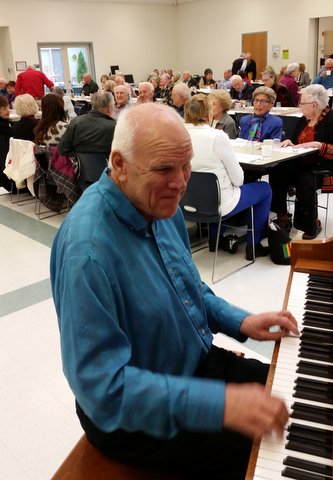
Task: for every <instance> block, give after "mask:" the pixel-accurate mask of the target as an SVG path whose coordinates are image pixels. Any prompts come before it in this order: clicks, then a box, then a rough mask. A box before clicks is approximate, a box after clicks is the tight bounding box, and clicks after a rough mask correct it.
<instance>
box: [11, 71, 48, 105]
mask: <svg viewBox="0 0 333 480" xmlns="http://www.w3.org/2000/svg"><path fill="white" fill-rule="evenodd" d="M44 85H46V86H47V87H48V88H52V87H53V86H54V83H53V82H52V81H51V80H50V79H48V78H47V76H46V75H45V73H43V72H40V71H39V70H36V69H35V68H34V67H32V66H31V65H28V68H27V69H26V71H25V72H22V73H20V74H19V75H18V76H17V79H16V85H15V93H16V95H22V93H30V95H32V96H33V97H34V98H35V99H36V100H40V99H41V98H43V97H44Z"/></svg>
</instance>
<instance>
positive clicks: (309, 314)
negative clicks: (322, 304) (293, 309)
mask: <svg viewBox="0 0 333 480" xmlns="http://www.w3.org/2000/svg"><path fill="white" fill-rule="evenodd" d="M303 318H304V319H306V318H309V319H311V318H318V319H319V318H320V319H321V320H333V315H332V314H330V313H322V312H307V311H306V312H304V315H303Z"/></svg>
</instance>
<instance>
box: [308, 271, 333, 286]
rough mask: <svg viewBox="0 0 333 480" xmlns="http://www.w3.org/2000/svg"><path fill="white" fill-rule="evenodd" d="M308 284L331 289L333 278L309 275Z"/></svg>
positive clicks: (330, 276)
mask: <svg viewBox="0 0 333 480" xmlns="http://www.w3.org/2000/svg"><path fill="white" fill-rule="evenodd" d="M309 283H314V284H316V285H328V286H331V287H332V288H333V276H332V275H315V274H312V273H310V275H309Z"/></svg>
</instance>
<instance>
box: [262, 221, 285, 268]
mask: <svg viewBox="0 0 333 480" xmlns="http://www.w3.org/2000/svg"><path fill="white" fill-rule="evenodd" d="M267 238H268V246H269V253H270V256H271V260H272V262H273V263H275V264H276V265H290V253H291V238H290V237H289V234H288V232H287V230H285V229H283V228H281V227H279V225H277V223H276V219H274V220H272V221H271V222H270V223H269V225H268V232H267Z"/></svg>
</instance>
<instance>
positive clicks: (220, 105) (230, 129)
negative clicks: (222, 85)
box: [208, 90, 238, 138]
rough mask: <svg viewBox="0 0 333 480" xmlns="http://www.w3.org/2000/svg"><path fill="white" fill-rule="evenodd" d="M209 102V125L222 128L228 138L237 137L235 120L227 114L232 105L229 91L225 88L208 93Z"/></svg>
mask: <svg viewBox="0 0 333 480" xmlns="http://www.w3.org/2000/svg"><path fill="white" fill-rule="evenodd" d="M208 99H209V102H210V104H211V106H212V121H211V126H212V127H213V128H217V129H219V130H223V131H224V132H225V133H227V134H228V136H229V138H237V137H238V130H237V126H236V123H235V121H234V120H233V118H232V117H231V116H230V115H229V114H228V110H230V108H231V105H232V100H231V97H230V93H229V92H227V91H226V90H216V91H214V92H212V93H210V94H209V97H208Z"/></svg>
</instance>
